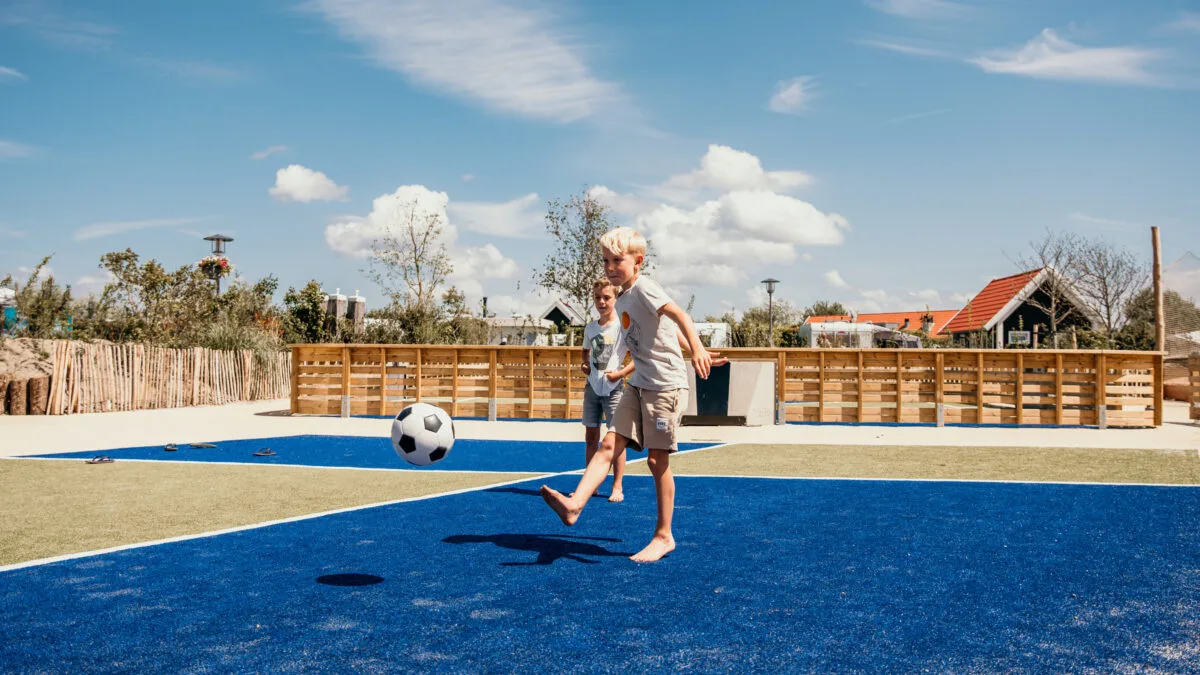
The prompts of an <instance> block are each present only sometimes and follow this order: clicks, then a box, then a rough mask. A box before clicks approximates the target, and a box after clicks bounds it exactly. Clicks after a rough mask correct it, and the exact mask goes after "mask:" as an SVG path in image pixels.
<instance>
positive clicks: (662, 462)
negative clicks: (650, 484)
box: [646, 450, 671, 476]
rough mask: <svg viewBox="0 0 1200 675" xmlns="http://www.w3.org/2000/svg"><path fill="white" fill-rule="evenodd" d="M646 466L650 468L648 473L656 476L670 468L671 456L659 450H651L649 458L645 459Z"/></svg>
mask: <svg viewBox="0 0 1200 675" xmlns="http://www.w3.org/2000/svg"><path fill="white" fill-rule="evenodd" d="M646 464H647V466H648V467H649V468H650V473H652V474H654V475H656V476H657V475H659V474H661V473H664V472H666V470H667V469H668V468H670V466H671V456H670V455H669V454H667V453H666V452H663V451H661V450H651V451H650V457H649V458H647V459H646Z"/></svg>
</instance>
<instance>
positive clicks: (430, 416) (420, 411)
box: [392, 403, 454, 466]
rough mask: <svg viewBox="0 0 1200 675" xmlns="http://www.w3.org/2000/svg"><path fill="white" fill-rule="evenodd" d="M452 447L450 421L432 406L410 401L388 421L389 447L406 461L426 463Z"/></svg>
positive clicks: (431, 462) (452, 430) (444, 453)
mask: <svg viewBox="0 0 1200 675" xmlns="http://www.w3.org/2000/svg"><path fill="white" fill-rule="evenodd" d="M453 447H454V420H452V419H450V415H448V414H446V411H445V410H442V409H441V408H439V407H437V406H435V405H430V404H428V403H414V404H412V405H410V406H408V407H406V408H405V409H404V410H401V411H400V414H399V415H396V419H395V420H393V421H392V449H393V450H395V451H396V454H397V455H400V457H402V458H403V459H404V461H406V462H408V463H409V464H415V465H417V466H429V465H430V464H433V463H434V462H439V461H441V460H442V459H444V458H445V457H446V455H448V454H450V448H453Z"/></svg>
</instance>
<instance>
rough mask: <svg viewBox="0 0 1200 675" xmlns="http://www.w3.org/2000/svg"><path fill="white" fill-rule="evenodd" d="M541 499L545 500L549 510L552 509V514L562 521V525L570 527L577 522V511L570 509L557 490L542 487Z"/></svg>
mask: <svg viewBox="0 0 1200 675" xmlns="http://www.w3.org/2000/svg"><path fill="white" fill-rule="evenodd" d="M542 499H544V500H546V503H547V504H549V505H550V508H552V509H554V512H555V513H557V514H558V517H559V518H561V519H562V521H563V525H566V526H567V527H570V526H572V525H574V524H575V521H577V520H579V509H578V508H576V507H572V506H571V503H570V502H569V501H568V500H567V498H566V497H564V496H563V494H562V493H561V492H559V491H558V490H555V489H553V488H550V487H546V486H545V485H543V486H542Z"/></svg>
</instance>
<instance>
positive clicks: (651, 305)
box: [616, 276, 688, 391]
mask: <svg viewBox="0 0 1200 675" xmlns="http://www.w3.org/2000/svg"><path fill="white" fill-rule="evenodd" d="M669 302H671V298H669V297H667V293H666V291H664V290H663V287H662V286H659V285H658V282H656V281H654V280H653V279H647V278H646V277H643V276H639V277H638V278H637V280H635V281H634V282H633V286H630V287H629V289H628V290H626V291H625V292H624V293H621V294H620V295H619V296H617V303H616V306H617V316H618V317H620V320H621V335H622V337H624V338H625V347H626V349H628V350H629V354H630V356H632V357H633V367H634V370H633V375H632V376H631V377H630V378H629V384H631V385H632V386H635V387H638V388H639V389H649V390H651V391H668V390H671V389H687V387H688V375H687V365H686V364H685V363H684V360H683V351H682V350H681V349H680V348H679V338H678V337H677V336H676V334H675V331H676V326H675V322H674V321H672V320H670V319H669V318H667V317H665V316H659V314H658V310H659V309H661V308H662V307H663V306H664V305H666V304H667V303H669Z"/></svg>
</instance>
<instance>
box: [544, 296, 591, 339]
mask: <svg viewBox="0 0 1200 675" xmlns="http://www.w3.org/2000/svg"><path fill="white" fill-rule="evenodd" d="M540 317H541V318H542V319H546V320H548V321H550V322H552V323H553V324H554V326H555V328H557V329H558V332H559V333H566V332H567V329H568V328H570V327H571V326H578V327H581V328H582V327H583V326H586V325H587V323H588V312H587V311H586V310H580V309H579V308H577V307H575V306H573V305H571V304H570V303H569V302H567V301H565V300H555V301H554V302H552V303H550V306H549V307H547V308H546V309H545V310H543V311H542V313H541V315H540Z"/></svg>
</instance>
